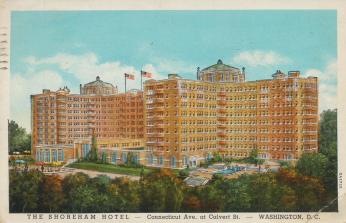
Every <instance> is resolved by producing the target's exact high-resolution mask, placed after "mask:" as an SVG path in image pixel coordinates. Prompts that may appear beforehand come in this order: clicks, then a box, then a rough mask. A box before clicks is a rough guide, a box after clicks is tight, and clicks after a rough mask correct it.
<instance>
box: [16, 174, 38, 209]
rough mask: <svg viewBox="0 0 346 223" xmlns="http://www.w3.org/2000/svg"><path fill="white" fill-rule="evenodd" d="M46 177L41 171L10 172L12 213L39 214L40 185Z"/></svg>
mask: <svg viewBox="0 0 346 223" xmlns="http://www.w3.org/2000/svg"><path fill="white" fill-rule="evenodd" d="M43 178H44V175H43V174H42V173H41V172H40V171H29V172H24V173H19V172H15V171H11V172H10V185H9V186H10V187H9V194H10V211H11V212H38V208H39V195H40V193H41V192H40V185H41V182H42V180H43Z"/></svg>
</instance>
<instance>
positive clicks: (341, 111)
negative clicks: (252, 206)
mask: <svg viewBox="0 0 346 223" xmlns="http://www.w3.org/2000/svg"><path fill="white" fill-rule="evenodd" d="M211 9H213V10H241V9H242V10H244V9H245V10H252V9H253V10H264V9H267V10H278V9H306V10H309V9H311V10H313V9H315V10H316V9H321V10H325V9H332V10H337V20H338V26H337V27H338V29H337V39H338V40H337V41H338V42H337V46H338V54H337V55H338V58H337V61H338V76H337V78H338V159H339V160H338V167H339V171H338V174H342V179H341V180H342V181H343V182H342V188H339V212H338V213H318V214H319V215H318V216H319V218H320V219H318V220H315V219H311V220H307V219H305V221H302V220H298V221H295V220H287V222H345V221H346V214H345V207H346V199H345V191H346V189H345V186H346V185H345V174H346V165H345V163H344V162H345V161H346V149H345V147H346V144H345V141H346V140H345V137H342V136H343V135H345V129H346V126H345V124H346V112H345V111H346V91H345V90H344V89H346V88H345V87H346V75H345V74H346V3H345V2H344V1H342V0H330V1H328V0H324V1H322V0H315V1H312V0H311V1H310V0H300V1H297V0H294V1H285V0H262V1H260V4H259V1H258V2H256V1H254V0H237V1H225V0H223V1H212V0H205V1H193V0H176V1H172V0H169V1H164V0H161V1H160V0H145V1H136V0H127V1H120V0H118V1H114V0H97V1H95V0H49V1H44V0H21V1H20V0H8V1H6V0H5V1H2V2H1V1H0V27H5V28H0V31H3V30H6V32H7V34H8V36H7V41H8V52H7V53H8V54H9V55H10V48H9V46H10V12H11V11H41V10H42V11H46V10H61V11H66V10H211ZM8 60H9V58H8ZM9 72H10V70H9V69H8V70H0V83H1V85H0V157H1V159H0V173H1V181H0V194H1V195H2V198H1V201H0V222H11V223H17V222H18V223H19V222H20V223H22V222H35V223H36V222H37V223H39V222H71V223H72V222H163V221H162V220H153V221H152V220H149V219H147V214H146V213H141V214H129V216H130V219H129V220H114V219H113V220H102V218H101V214H97V215H99V216H100V218H99V217H98V220H97V221H95V220H67V221H66V220H65V221H62V220H54V219H53V220H50V219H47V218H48V214H44V215H45V219H44V220H28V217H27V215H26V214H9V213H8V206H9V205H8V163H7V162H8V161H7V157H8V152H7V147H8V146H7V139H8V138H7V119H8V118H9V114H10V113H9V102H10V97H9V80H10V79H9ZM107 214H109V213H107ZM184 214H185V213H182V214H181V215H184ZM203 214H206V215H208V213H203ZM220 214H226V213H220ZM231 214H233V213H231ZM236 214H238V215H239V216H240V217H241V220H220V219H219V220H209V219H208V218H207V219H206V220H200V219H199V220H174V222H191V223H192V222H248V223H250V222H282V221H281V220H259V219H258V213H236ZM273 214H279V213H276V212H275V213H273ZM285 214H286V213H285ZM288 214H302V215H305V216H306V214H311V215H313V214H315V213H312V212H310V213H288ZM192 215H195V216H200V215H202V213H201V214H192ZM247 217H248V218H247ZM251 217H252V218H251ZM164 222H173V221H172V220H169V221H164Z"/></svg>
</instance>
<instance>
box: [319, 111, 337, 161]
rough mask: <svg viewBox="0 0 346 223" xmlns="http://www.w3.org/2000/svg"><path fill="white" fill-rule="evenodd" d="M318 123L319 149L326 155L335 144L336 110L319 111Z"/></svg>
mask: <svg viewBox="0 0 346 223" xmlns="http://www.w3.org/2000/svg"><path fill="white" fill-rule="evenodd" d="M320 120H321V121H320V123H319V127H320V128H319V130H320V131H319V150H320V152H321V153H322V154H324V155H328V154H329V152H332V151H331V150H332V148H336V144H337V110H336V109H334V110H329V109H328V110H327V111H323V112H322V113H321V118H320Z"/></svg>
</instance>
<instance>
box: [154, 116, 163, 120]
mask: <svg viewBox="0 0 346 223" xmlns="http://www.w3.org/2000/svg"><path fill="white" fill-rule="evenodd" d="M154 118H155V119H156V120H164V119H165V116H163V115H155V116H154Z"/></svg>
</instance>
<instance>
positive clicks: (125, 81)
mask: <svg viewBox="0 0 346 223" xmlns="http://www.w3.org/2000/svg"><path fill="white" fill-rule="evenodd" d="M124 78H125V97H126V74H124Z"/></svg>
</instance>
